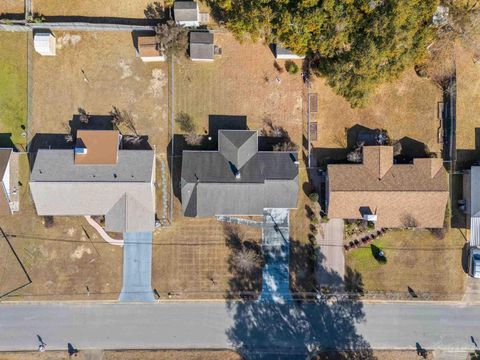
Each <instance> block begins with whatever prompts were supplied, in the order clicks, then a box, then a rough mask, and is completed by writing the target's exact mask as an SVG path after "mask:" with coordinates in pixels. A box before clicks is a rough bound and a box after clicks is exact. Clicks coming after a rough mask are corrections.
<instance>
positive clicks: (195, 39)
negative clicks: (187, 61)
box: [190, 31, 214, 60]
mask: <svg viewBox="0 0 480 360" xmlns="http://www.w3.org/2000/svg"><path fill="white" fill-rule="evenodd" d="M213 56H214V46H213V33H211V32H208V31H190V58H192V59H197V60H213Z"/></svg>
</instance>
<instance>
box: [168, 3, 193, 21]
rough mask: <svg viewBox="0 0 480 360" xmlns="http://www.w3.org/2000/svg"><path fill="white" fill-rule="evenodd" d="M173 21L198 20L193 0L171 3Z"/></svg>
mask: <svg viewBox="0 0 480 360" xmlns="http://www.w3.org/2000/svg"><path fill="white" fill-rule="evenodd" d="M173 15H174V17H175V21H177V22H178V21H198V4H197V3H196V2H195V1H175V3H174V4H173Z"/></svg>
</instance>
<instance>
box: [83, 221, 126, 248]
mask: <svg viewBox="0 0 480 360" xmlns="http://www.w3.org/2000/svg"><path fill="white" fill-rule="evenodd" d="M85 220H87V222H88V224H89V225H90V226H91V227H93V228H94V229H95V230H96V231H97V233H98V235H100V237H101V238H102V239H103V240H105V241H106V242H108V243H109V244H110V245H116V246H123V244H124V241H123V240H118V239H112V238H111V237H110V236H109V235H108V234H107V233H106V232H105V230H104V229H103V227H101V226H100V224H99V223H97V222H96V221H95V220H93V219H92V217H91V216H85Z"/></svg>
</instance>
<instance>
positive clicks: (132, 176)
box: [30, 149, 155, 232]
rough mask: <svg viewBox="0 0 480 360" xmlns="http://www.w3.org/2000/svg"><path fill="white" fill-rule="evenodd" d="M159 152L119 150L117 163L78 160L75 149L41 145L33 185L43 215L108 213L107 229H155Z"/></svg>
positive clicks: (34, 195)
mask: <svg viewBox="0 0 480 360" xmlns="http://www.w3.org/2000/svg"><path fill="white" fill-rule="evenodd" d="M154 164H155V156H154V152H153V151H151V150H120V151H118V162H117V163H116V164H113V165H76V164H75V162H74V152H73V150H45V149H44V150H39V151H38V153H37V156H36V159H35V163H34V166H33V169H32V173H31V176H30V190H31V192H32V197H33V200H34V202H35V207H36V209H37V213H38V214H39V215H105V229H106V230H107V231H116V232H138V231H152V230H153V229H154V225H155V189H154V184H153V180H154V175H155V165H154Z"/></svg>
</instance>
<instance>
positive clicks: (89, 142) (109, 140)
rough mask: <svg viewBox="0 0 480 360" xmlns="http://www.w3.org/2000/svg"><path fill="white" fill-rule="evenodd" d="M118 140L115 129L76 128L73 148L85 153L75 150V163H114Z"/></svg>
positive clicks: (116, 155)
mask: <svg viewBox="0 0 480 360" xmlns="http://www.w3.org/2000/svg"><path fill="white" fill-rule="evenodd" d="M119 142H120V137H119V132H118V131H117V130H78V131H77V142H76V144H75V148H76V149H77V148H85V149H86V153H84V154H81V153H78V152H77V151H75V165H115V164H116V163H117V158H118V146H119Z"/></svg>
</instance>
